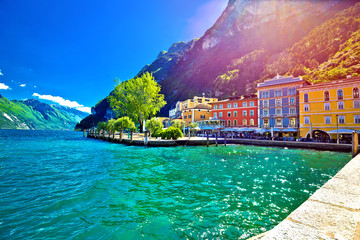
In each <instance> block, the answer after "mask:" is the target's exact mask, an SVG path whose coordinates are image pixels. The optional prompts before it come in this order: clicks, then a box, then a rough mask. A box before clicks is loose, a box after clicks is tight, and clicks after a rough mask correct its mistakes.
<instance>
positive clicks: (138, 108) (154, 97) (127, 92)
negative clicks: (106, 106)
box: [110, 72, 166, 129]
mask: <svg viewBox="0 0 360 240" xmlns="http://www.w3.org/2000/svg"><path fill="white" fill-rule="evenodd" d="M165 104H166V102H165V101H164V95H163V94H160V85H159V84H157V82H156V81H155V79H154V77H153V76H152V74H150V73H148V72H146V73H144V74H143V75H142V76H141V77H136V78H133V79H130V80H128V81H125V82H122V83H120V84H119V85H118V86H116V87H115V89H114V91H113V92H112V95H111V96H110V106H111V107H112V108H113V110H114V112H115V113H116V115H117V116H128V117H129V118H130V119H132V120H133V121H134V122H136V123H139V125H140V128H141V129H142V126H143V121H144V120H146V119H149V118H150V117H151V116H155V115H156V113H158V112H159V111H160V109H161V108H162V107H163V106H165Z"/></svg>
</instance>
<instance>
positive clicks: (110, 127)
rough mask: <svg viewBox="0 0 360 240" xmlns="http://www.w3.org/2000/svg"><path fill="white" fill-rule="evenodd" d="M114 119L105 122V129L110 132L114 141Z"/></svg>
mask: <svg viewBox="0 0 360 240" xmlns="http://www.w3.org/2000/svg"><path fill="white" fill-rule="evenodd" d="M115 121H116V120H115V119H110V120H109V121H108V122H107V129H108V131H110V134H112V135H113V139H115Z"/></svg>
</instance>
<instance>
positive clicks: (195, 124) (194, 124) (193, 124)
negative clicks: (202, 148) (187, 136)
mask: <svg viewBox="0 0 360 240" xmlns="http://www.w3.org/2000/svg"><path fill="white" fill-rule="evenodd" d="M198 126H199V124H198V123H196V122H192V123H190V124H189V130H190V132H192V133H194V132H195V128H197V127H198Z"/></svg>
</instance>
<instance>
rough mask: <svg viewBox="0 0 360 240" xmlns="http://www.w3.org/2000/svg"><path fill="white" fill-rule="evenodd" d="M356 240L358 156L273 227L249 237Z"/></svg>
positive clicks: (359, 185) (358, 236)
mask: <svg viewBox="0 0 360 240" xmlns="http://www.w3.org/2000/svg"><path fill="white" fill-rule="evenodd" d="M274 239H279V240H280V239H281V240H287V239H288V240H306V239H326V240H327V239H329V240H330V239H331V240H332V239H341V240H342V239H344V240H345V239H346V240H358V239H360V155H357V156H356V157H355V158H354V159H352V160H351V161H350V162H349V163H348V164H347V165H346V166H345V167H344V168H343V169H342V170H340V172H339V173H338V174H336V175H335V176H334V177H333V178H332V179H330V180H329V181H328V182H327V183H326V184H325V185H324V186H322V187H321V188H320V189H319V190H317V191H316V192H315V193H314V194H313V195H312V196H311V197H310V198H309V199H308V200H307V201H306V202H304V203H303V204H302V205H301V206H300V207H298V208H297V209H296V210H295V211H294V212H292V213H291V214H290V215H289V216H288V217H287V218H286V219H285V220H284V221H282V222H281V223H280V224H279V225H277V226H276V227H275V228H274V229H272V230H270V231H268V232H266V233H264V234H262V235H259V236H256V237H253V238H251V240H274Z"/></svg>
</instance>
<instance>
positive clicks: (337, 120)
mask: <svg viewBox="0 0 360 240" xmlns="http://www.w3.org/2000/svg"><path fill="white" fill-rule="evenodd" d="M336 143H337V144H339V115H337V114H336Z"/></svg>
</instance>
